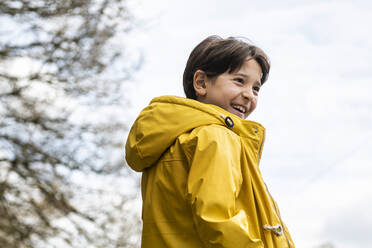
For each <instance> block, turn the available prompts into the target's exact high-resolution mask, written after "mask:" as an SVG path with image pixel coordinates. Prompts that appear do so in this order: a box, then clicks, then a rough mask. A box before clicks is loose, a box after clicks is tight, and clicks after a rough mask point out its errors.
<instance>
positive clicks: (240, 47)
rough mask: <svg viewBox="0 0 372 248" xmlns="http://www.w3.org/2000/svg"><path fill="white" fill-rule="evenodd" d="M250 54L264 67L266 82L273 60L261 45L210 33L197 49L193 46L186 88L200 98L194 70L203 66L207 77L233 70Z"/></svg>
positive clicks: (188, 96)
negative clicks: (195, 88)
mask: <svg viewBox="0 0 372 248" xmlns="http://www.w3.org/2000/svg"><path fill="white" fill-rule="evenodd" d="M247 57H251V58H253V59H255V60H256V61H257V63H258V64H259V65H260V67H261V70H262V77H261V84H263V83H264V82H265V81H266V80H267V78H268V76H269V71H270V61H269V58H268V57H267V55H266V54H265V53H264V51H262V50H261V49H260V48H258V47H256V46H254V45H252V44H250V43H248V42H246V41H243V40H242V39H240V38H239V39H238V38H235V37H229V38H227V39H223V38H221V37H219V36H216V35H213V36H209V37H207V38H206V39H205V40H203V41H202V42H201V43H200V44H199V45H197V46H196V47H195V48H194V50H192V52H191V54H190V57H189V59H188V61H187V64H186V68H185V71H184V73H183V89H184V91H185V94H186V97H187V98H191V99H195V100H196V99H197V97H196V94H195V90H194V86H193V80H194V73H195V72H196V71H197V70H202V71H204V73H205V74H206V75H207V77H211V78H213V77H217V76H218V75H220V74H222V73H224V72H226V71H228V72H229V73H231V72H234V71H236V70H239V68H240V67H241V66H242V65H243V64H244V61H245V60H246V59H247Z"/></svg>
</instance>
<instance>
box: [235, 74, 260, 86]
mask: <svg viewBox="0 0 372 248" xmlns="http://www.w3.org/2000/svg"><path fill="white" fill-rule="evenodd" d="M232 75H234V76H241V77H245V78H250V76H249V75H247V74H245V73H240V72H237V73H232ZM255 83H258V84H259V85H260V86H261V85H262V84H261V82H260V81H256V82H255Z"/></svg>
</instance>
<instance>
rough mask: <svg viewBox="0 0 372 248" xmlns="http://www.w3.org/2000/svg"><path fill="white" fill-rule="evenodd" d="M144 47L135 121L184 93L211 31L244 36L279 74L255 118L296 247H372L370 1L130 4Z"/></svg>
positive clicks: (138, 42) (264, 167)
mask: <svg viewBox="0 0 372 248" xmlns="http://www.w3.org/2000/svg"><path fill="white" fill-rule="evenodd" d="M133 5H134V8H135V14H136V15H137V16H139V17H140V18H141V19H142V20H144V23H145V24H144V25H143V26H142V27H141V28H140V29H139V30H137V31H136V33H135V34H134V37H135V39H133V41H132V44H131V46H132V47H133V48H135V49H141V50H142V51H143V52H144V56H145V63H144V66H143V67H142V70H141V71H140V72H139V73H137V75H136V77H135V84H134V85H135V87H134V88H133V90H132V92H131V93H130V95H131V98H132V99H131V100H132V103H133V111H132V112H133V118H135V117H136V115H137V114H138V113H139V111H140V110H141V109H142V108H144V107H145V106H146V105H147V104H148V103H149V101H150V100H151V99H152V98H153V97H156V96H160V95H178V96H184V94H183V89H182V73H183V70H184V66H185V64H186V61H187V58H188V56H189V54H190V52H191V50H192V49H193V48H194V47H195V46H196V45H197V44H198V43H199V42H200V41H201V40H203V39H204V38H206V37H207V36H208V35H212V34H217V35H220V36H222V37H224V38H226V37H228V36H244V37H247V38H249V39H250V40H252V41H253V42H254V43H255V44H256V45H258V46H259V47H261V48H262V49H264V50H265V51H266V53H267V54H268V55H269V57H270V59H271V62H272V70H271V72H270V76H269V80H268V82H267V83H265V85H264V86H263V88H262V90H261V91H260V99H259V104H258V108H257V109H256V112H255V113H253V114H252V115H251V116H250V117H249V119H252V120H255V121H258V122H260V123H262V124H263V125H264V126H265V127H266V129H267V137H266V143H265V148H264V150H263V157H262V161H261V165H260V168H261V171H262V173H263V177H264V179H265V181H266V182H267V184H268V186H269V189H270V191H271V193H272V194H273V196H274V197H275V199H276V201H277V202H278V204H279V206H280V209H281V212H282V217H283V219H284V221H285V222H286V224H287V226H288V227H289V229H290V232H291V234H292V236H293V239H294V241H295V243H296V246H297V247H300V248H313V247H316V246H317V245H319V244H322V243H326V242H331V243H333V244H334V245H335V246H336V247H339V248H365V247H372V215H371V214H370V211H371V209H372V168H371V164H372V128H371V127H372V97H371V96H370V95H371V94H372V70H371V69H372V65H371V64H372V63H371V62H372V32H371V27H370V24H371V23H372V14H371V13H372V2H371V1H367V0H365V1H360V0H354V1H351V0H350V1H342V0H339V1H328V0H322V1H317V0H313V1H311V0H307V1H302V0H296V1H295V0H285V1H274V0H271V1H243V0H241V1H238V0H230V1H210V0H207V1H196V0H188V1H170V0H158V1H150V0H141V1H140V2H139V3H138V2H136V3H133Z"/></svg>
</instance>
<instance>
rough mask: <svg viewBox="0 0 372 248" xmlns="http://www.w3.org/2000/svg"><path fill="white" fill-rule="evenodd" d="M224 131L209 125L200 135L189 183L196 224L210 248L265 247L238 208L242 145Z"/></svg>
mask: <svg viewBox="0 0 372 248" xmlns="http://www.w3.org/2000/svg"><path fill="white" fill-rule="evenodd" d="M224 128H225V127H212V126H209V127H208V128H204V129H201V130H200V131H199V132H198V133H197V134H196V137H195V141H194V145H193V150H194V151H193V154H192V157H191V159H190V161H191V164H190V170H189V177H188V181H187V199H188V200H189V203H190V205H191V209H192V214H193V221H194V224H195V227H196V229H197V232H198V234H199V236H200V238H201V240H202V241H203V243H204V244H205V246H206V247H211V248H212V247H213V248H216V247H224V248H240V247H245V248H246V247H248V248H249V247H261V246H260V245H262V243H261V241H259V240H257V239H256V240H255V239H252V238H251V235H250V234H249V230H248V218H247V215H246V214H245V212H244V211H243V210H240V211H239V210H238V209H237V208H236V199H237V196H238V194H239V190H240V186H241V184H242V175H241V167H240V166H241V164H240V157H241V143H240V140H239V138H238V137H236V135H235V134H233V133H230V131H229V130H224ZM258 245H259V246H258Z"/></svg>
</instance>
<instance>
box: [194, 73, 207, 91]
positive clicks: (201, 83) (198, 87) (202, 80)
mask: <svg viewBox="0 0 372 248" xmlns="http://www.w3.org/2000/svg"><path fill="white" fill-rule="evenodd" d="M206 81H207V75H205V72H204V71H202V70H197V71H196V72H195V73H194V80H193V86H194V90H195V94H196V96H197V97H203V96H205V95H206V94H207V86H206Z"/></svg>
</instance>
